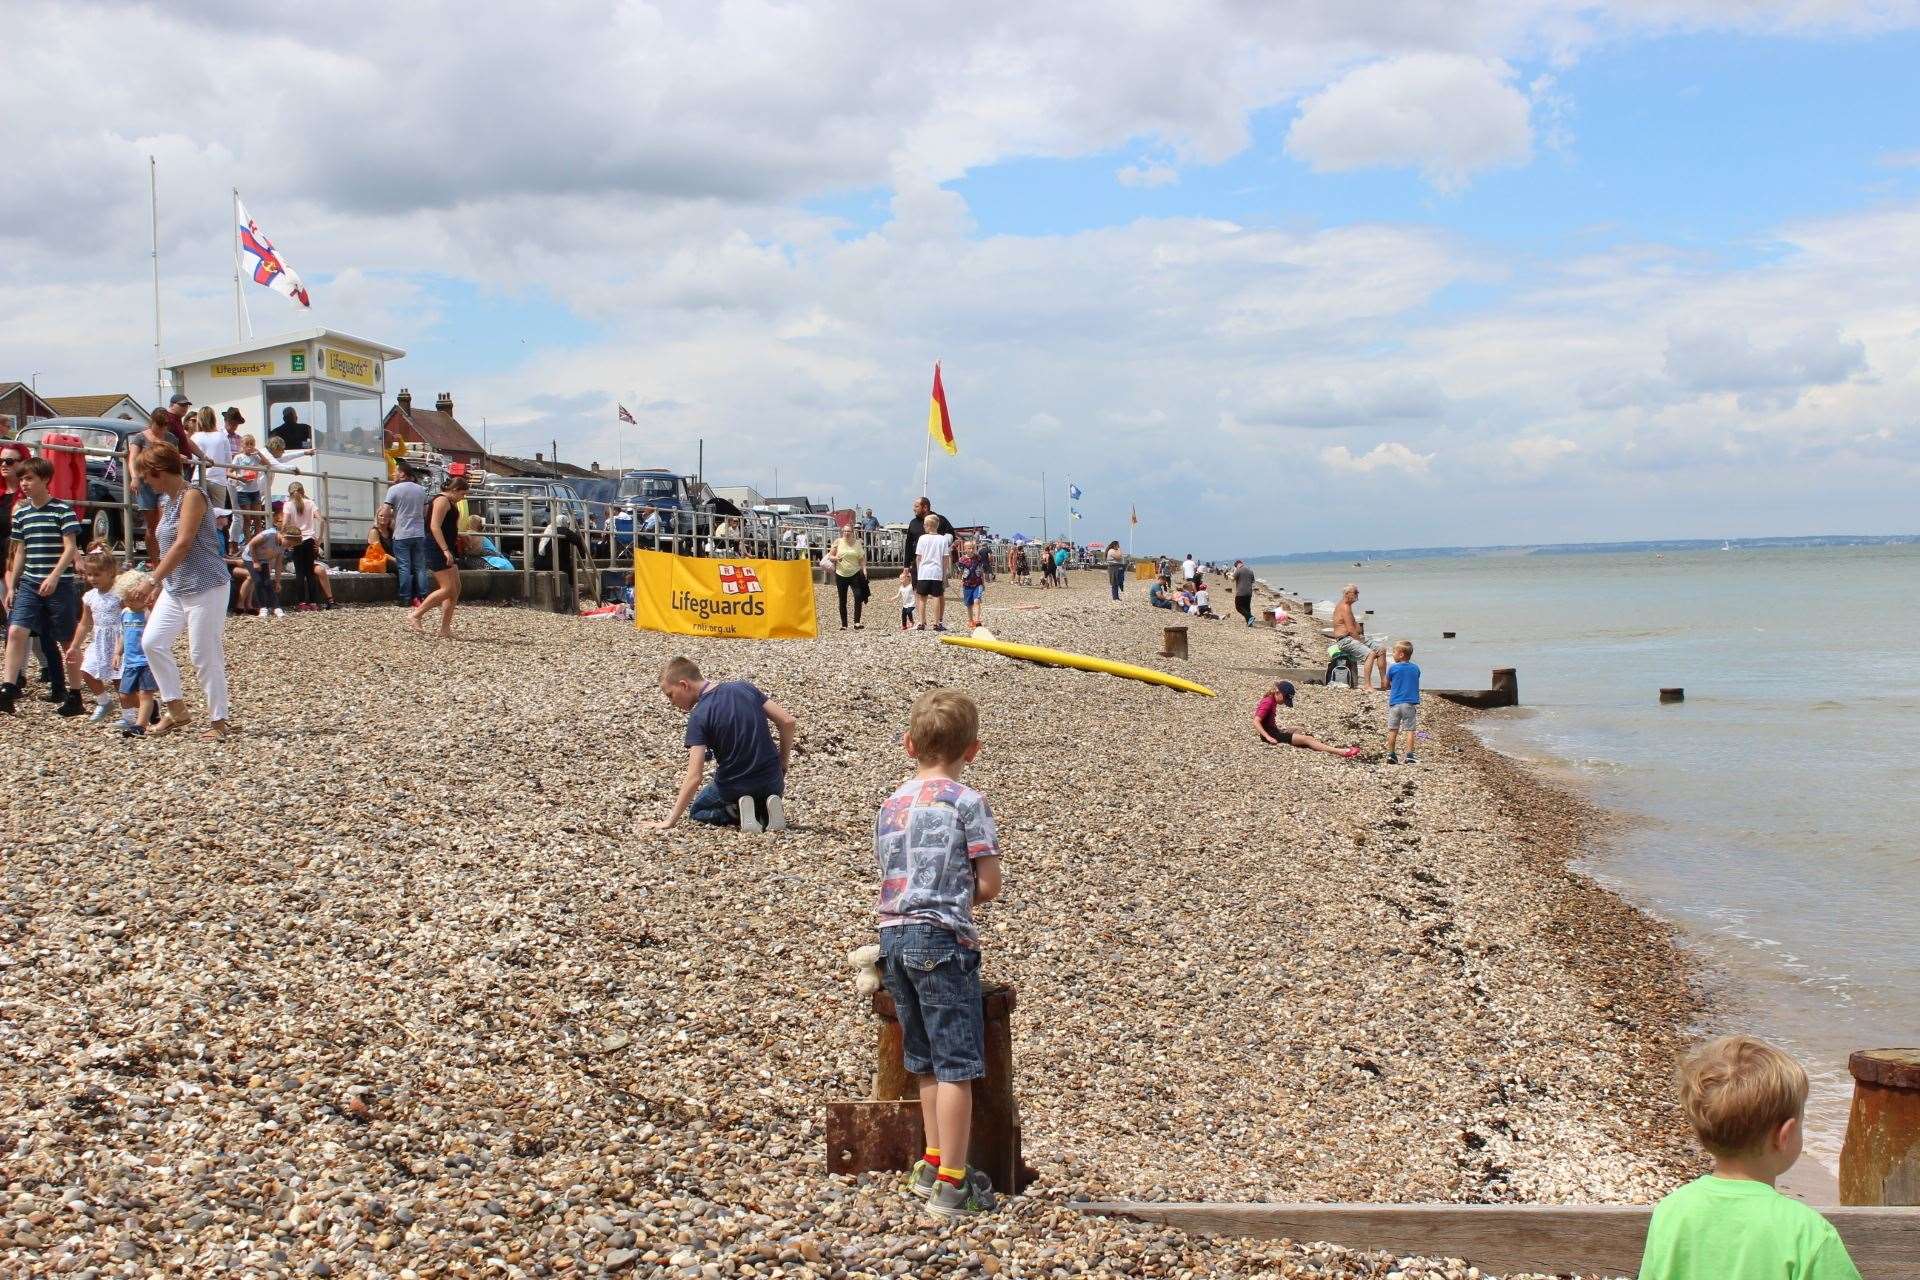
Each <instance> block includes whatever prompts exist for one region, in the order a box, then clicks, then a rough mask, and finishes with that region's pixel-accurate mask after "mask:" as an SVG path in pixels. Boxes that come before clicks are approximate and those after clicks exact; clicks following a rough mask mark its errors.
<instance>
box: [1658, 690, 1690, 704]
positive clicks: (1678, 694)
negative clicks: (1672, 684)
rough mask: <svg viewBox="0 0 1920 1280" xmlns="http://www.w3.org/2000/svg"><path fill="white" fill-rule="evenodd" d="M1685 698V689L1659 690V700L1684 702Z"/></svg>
mask: <svg viewBox="0 0 1920 1280" xmlns="http://www.w3.org/2000/svg"><path fill="white" fill-rule="evenodd" d="M1686 700H1687V691H1686V690H1685V689H1662V690H1661V691H1660V701H1662V702H1685V701H1686Z"/></svg>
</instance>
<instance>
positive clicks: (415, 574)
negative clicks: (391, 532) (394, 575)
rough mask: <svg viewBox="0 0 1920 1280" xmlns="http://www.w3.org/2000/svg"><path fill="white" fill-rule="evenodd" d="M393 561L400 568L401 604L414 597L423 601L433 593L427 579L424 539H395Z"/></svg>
mask: <svg viewBox="0 0 1920 1280" xmlns="http://www.w3.org/2000/svg"><path fill="white" fill-rule="evenodd" d="M393 559H394V563H395V564H397V565H398V566H399V567H400V599H401V601H402V602H405V601H408V600H412V599H414V598H416V597H419V598H423V599H424V598H425V597H426V596H429V595H431V594H432V593H433V584H432V583H431V582H430V581H429V580H428V579H427V540H426V539H425V538H395V539H394V540H393Z"/></svg>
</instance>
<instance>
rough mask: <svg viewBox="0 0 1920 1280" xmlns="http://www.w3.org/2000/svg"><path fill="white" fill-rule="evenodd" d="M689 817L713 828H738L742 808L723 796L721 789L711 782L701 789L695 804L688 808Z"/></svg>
mask: <svg viewBox="0 0 1920 1280" xmlns="http://www.w3.org/2000/svg"><path fill="white" fill-rule="evenodd" d="M687 816H688V817H689V818H692V819H693V820H694V821H695V822H704V823H706V824H707V825H708V826H712V827H737V826H739V825H740V806H739V805H738V804H737V803H735V802H734V801H732V800H729V799H727V798H726V797H725V796H723V795H721V794H720V788H719V787H716V786H715V785H714V784H713V783H711V782H709V783H708V784H707V785H706V786H704V787H701V788H700V792H699V794H698V795H696V796H694V798H693V803H692V804H690V805H688V806H687Z"/></svg>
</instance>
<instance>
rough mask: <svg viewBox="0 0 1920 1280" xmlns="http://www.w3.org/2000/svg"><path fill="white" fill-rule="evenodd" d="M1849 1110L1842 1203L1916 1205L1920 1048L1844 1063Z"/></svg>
mask: <svg viewBox="0 0 1920 1280" xmlns="http://www.w3.org/2000/svg"><path fill="white" fill-rule="evenodd" d="M1847 1070H1849V1071H1851V1072H1852V1073H1853V1110H1852V1111H1851V1112H1850V1113H1849V1114H1848V1116H1847V1140H1846V1143H1845V1145H1844V1146H1842V1147H1841V1148H1840V1203H1841V1204H1859V1205H1920V1048H1916V1049H1862V1050H1860V1051H1859V1052H1858V1053H1855V1054H1854V1055H1852V1056H1851V1057H1849V1058H1848V1059H1847Z"/></svg>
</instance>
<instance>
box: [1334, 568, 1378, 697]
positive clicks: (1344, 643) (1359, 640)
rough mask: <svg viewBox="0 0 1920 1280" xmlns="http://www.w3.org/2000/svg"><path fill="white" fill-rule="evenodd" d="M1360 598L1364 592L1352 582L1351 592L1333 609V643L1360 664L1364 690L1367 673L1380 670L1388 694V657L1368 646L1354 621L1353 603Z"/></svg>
mask: <svg viewBox="0 0 1920 1280" xmlns="http://www.w3.org/2000/svg"><path fill="white" fill-rule="evenodd" d="M1359 598H1360V588H1359V587H1356V586H1355V585H1354V584H1353V583H1351V582H1349V583H1348V584H1347V589H1346V590H1345V591H1343V592H1341V593H1340V603H1339V604H1336V605H1335V606H1333V642H1334V643H1335V644H1336V645H1338V646H1339V647H1340V652H1342V653H1344V654H1346V655H1347V657H1348V658H1350V659H1352V660H1353V661H1354V662H1355V663H1356V664H1358V668H1359V676H1360V687H1361V688H1362V689H1364V688H1366V687H1367V672H1369V671H1371V670H1373V669H1374V668H1375V667H1378V668H1379V669H1380V684H1379V688H1380V689H1381V690H1382V691H1385V689H1386V687H1387V655H1386V654H1385V653H1384V652H1382V651H1381V650H1379V649H1376V648H1375V647H1374V646H1373V645H1371V644H1369V643H1367V638H1366V637H1365V636H1363V635H1361V634H1360V624H1359V623H1358V622H1356V621H1355V620H1354V617H1353V602H1354V601H1355V600H1358V599H1359Z"/></svg>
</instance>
